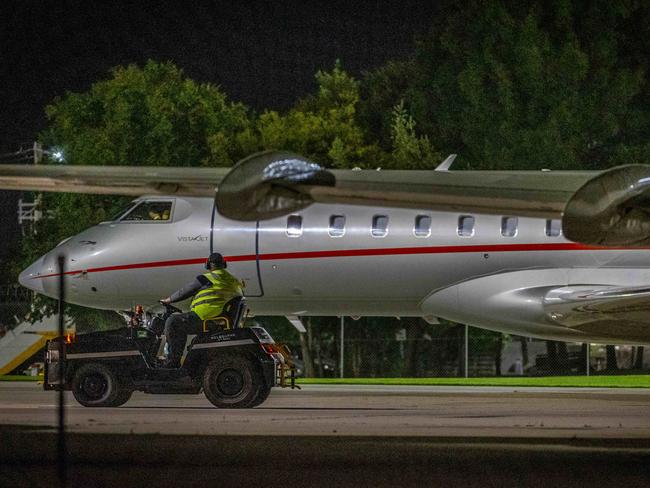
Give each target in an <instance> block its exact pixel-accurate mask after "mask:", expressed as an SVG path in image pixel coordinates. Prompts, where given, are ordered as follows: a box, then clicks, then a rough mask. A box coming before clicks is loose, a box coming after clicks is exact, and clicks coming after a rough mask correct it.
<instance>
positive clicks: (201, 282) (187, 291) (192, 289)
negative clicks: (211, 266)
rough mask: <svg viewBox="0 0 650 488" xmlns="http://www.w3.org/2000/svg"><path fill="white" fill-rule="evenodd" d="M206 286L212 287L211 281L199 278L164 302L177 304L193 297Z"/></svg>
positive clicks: (203, 277)
mask: <svg viewBox="0 0 650 488" xmlns="http://www.w3.org/2000/svg"><path fill="white" fill-rule="evenodd" d="M206 285H208V286H209V285H210V281H209V280H208V279H207V278H206V277H205V276H203V275H199V276H197V277H196V278H195V279H194V280H192V281H190V282H189V283H187V284H186V285H184V286H183V287H181V288H179V289H178V290H176V291H175V292H174V293H172V294H171V295H170V296H169V297H167V298H165V299H164V300H163V302H165V303H176V302H180V301H182V300H185V299H186V298H190V297H191V296H194V295H196V293H197V292H198V291H199V290H200V289H201V288H203V287H204V286H206Z"/></svg>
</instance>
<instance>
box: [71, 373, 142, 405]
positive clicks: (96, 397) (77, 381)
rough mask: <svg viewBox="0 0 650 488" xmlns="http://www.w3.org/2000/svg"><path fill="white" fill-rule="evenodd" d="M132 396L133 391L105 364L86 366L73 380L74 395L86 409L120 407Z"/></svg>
mask: <svg viewBox="0 0 650 488" xmlns="http://www.w3.org/2000/svg"><path fill="white" fill-rule="evenodd" d="M132 394H133V390H132V389H131V388H129V387H127V386H126V385H124V384H123V383H122V382H121V381H120V380H119V378H118V376H117V375H116V374H115V371H113V370H112V369H111V368H110V367H109V366H107V365H105V364H101V363H89V364H84V365H83V366H81V367H80V368H79V369H78V370H77V371H76V373H75V375H74V377H73V379H72V395H73V396H74V398H75V400H77V401H78V402H79V403H80V404H81V405H83V406H84V407H119V406H120V405H124V404H125V403H126V402H128V401H129V399H130V398H131V395H132Z"/></svg>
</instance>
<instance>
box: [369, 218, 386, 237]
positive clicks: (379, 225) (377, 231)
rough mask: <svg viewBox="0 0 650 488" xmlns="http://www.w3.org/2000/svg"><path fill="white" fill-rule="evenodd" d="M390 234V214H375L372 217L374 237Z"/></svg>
mask: <svg viewBox="0 0 650 488" xmlns="http://www.w3.org/2000/svg"><path fill="white" fill-rule="evenodd" d="M386 234H388V216H387V215H375V216H374V217H373V218H372V237H385V236H386Z"/></svg>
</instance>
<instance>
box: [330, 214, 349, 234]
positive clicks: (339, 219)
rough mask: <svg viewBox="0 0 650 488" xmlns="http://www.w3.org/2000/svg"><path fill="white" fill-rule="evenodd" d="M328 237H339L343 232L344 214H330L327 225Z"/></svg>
mask: <svg viewBox="0 0 650 488" xmlns="http://www.w3.org/2000/svg"><path fill="white" fill-rule="evenodd" d="M329 234H330V237H341V236H342V235H343V234H345V215H332V216H331V217H330V227H329Z"/></svg>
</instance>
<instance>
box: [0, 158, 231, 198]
mask: <svg viewBox="0 0 650 488" xmlns="http://www.w3.org/2000/svg"><path fill="white" fill-rule="evenodd" d="M228 171H229V168H193V167H188V168H178V167H176V168H171V167H164V166H136V167H131V166H77V165H53V164H49V165H23V164H20V165H17V164H3V165H0V188H1V189H4V190H21V191H55V192H72V193H93V194H108V195H130V196H140V195H185V196H202V197H214V192H215V188H216V187H217V185H219V183H220V182H221V180H222V179H223V177H224V176H225V175H226V174H227V173H228Z"/></svg>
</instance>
